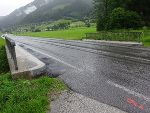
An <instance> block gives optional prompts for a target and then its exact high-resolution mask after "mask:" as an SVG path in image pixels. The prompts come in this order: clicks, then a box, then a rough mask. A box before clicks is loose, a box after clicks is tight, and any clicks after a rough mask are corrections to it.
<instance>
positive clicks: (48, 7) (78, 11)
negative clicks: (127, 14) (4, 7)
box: [0, 0, 92, 27]
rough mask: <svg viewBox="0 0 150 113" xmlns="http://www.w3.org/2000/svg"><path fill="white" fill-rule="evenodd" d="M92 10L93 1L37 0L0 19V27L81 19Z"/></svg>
mask: <svg viewBox="0 0 150 113" xmlns="http://www.w3.org/2000/svg"><path fill="white" fill-rule="evenodd" d="M91 9H92V0H35V1H33V2H32V3H30V4H28V5H26V6H24V7H21V8H19V9H17V10H15V11H14V12H12V13H11V14H10V15H8V16H6V17H3V19H0V27H6V26H11V25H16V24H26V23H38V22H42V21H53V20H57V19H61V18H76V19H80V18H82V17H84V16H87V15H88V14H89V12H90V11H91Z"/></svg>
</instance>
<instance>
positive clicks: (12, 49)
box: [5, 36, 18, 70]
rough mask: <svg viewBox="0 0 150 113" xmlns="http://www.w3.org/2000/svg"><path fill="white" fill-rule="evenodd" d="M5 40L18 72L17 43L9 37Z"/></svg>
mask: <svg viewBox="0 0 150 113" xmlns="http://www.w3.org/2000/svg"><path fill="white" fill-rule="evenodd" d="M5 40H6V46H7V48H8V51H9V53H10V55H11V59H12V61H13V63H14V66H15V70H18V65H17V58H16V51H15V46H16V43H15V41H14V40H12V39H11V38H9V37H8V36H5Z"/></svg>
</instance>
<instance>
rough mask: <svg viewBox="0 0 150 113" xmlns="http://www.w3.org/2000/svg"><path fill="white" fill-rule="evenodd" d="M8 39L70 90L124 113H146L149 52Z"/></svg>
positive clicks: (149, 101)
mask: <svg viewBox="0 0 150 113" xmlns="http://www.w3.org/2000/svg"><path fill="white" fill-rule="evenodd" d="M11 37H12V38H13V39H15V40H16V42H17V43H18V44H19V45H21V46H23V47H24V48H26V49H27V50H28V51H29V52H31V53H32V54H34V55H35V56H36V57H38V58H39V59H40V60H42V61H44V62H45V63H46V64H47V66H48V68H47V71H49V70H51V71H50V72H51V73H54V75H57V74H58V75H59V74H61V75H60V76H59V77H60V78H61V79H63V80H64V81H65V83H66V84H67V85H68V86H69V87H70V88H71V89H72V90H74V91H76V92H78V93H81V94H83V95H85V96H88V97H90V98H92V99H95V100H98V101H100V102H103V103H106V104H108V105H112V106H114V107H117V108H119V109H121V110H124V111H127V112H128V113H150V49H145V48H142V47H132V46H123V45H115V44H103V43H96V42H95V43H94V42H81V41H64V40H54V39H44V38H38V39H37V38H31V37H15V36H11ZM53 70H56V72H53Z"/></svg>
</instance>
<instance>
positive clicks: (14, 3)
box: [0, 0, 34, 16]
mask: <svg viewBox="0 0 150 113" xmlns="http://www.w3.org/2000/svg"><path fill="white" fill-rule="evenodd" d="M32 1H34V0H1V1H0V16H5V15H8V14H10V13H11V12H12V11H14V10H15V9H18V8H20V7H21V6H25V5H26V4H28V3H30V2H32Z"/></svg>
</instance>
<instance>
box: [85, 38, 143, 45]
mask: <svg viewBox="0 0 150 113" xmlns="http://www.w3.org/2000/svg"><path fill="white" fill-rule="evenodd" d="M83 41H86V42H95V43H104V44H118V45H125V46H139V47H140V46H143V44H142V43H138V42H125V41H106V40H89V39H83Z"/></svg>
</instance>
